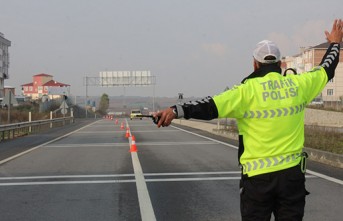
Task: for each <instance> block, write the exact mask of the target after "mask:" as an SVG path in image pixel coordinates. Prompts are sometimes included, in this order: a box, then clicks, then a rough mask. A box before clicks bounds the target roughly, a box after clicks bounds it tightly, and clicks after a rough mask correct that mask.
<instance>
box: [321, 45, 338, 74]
mask: <svg viewBox="0 0 343 221" xmlns="http://www.w3.org/2000/svg"><path fill="white" fill-rule="evenodd" d="M339 51H340V44H338V43H331V44H330V46H329V48H328V50H327V51H326V53H325V55H324V56H323V59H322V61H321V62H320V64H319V65H320V66H322V67H323V68H324V69H325V71H326V74H327V75H328V80H331V79H332V78H333V77H334V76H335V69H336V67H337V64H338V62H339Z"/></svg>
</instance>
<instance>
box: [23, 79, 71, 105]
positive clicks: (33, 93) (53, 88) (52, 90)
mask: <svg viewBox="0 0 343 221" xmlns="http://www.w3.org/2000/svg"><path fill="white" fill-rule="evenodd" d="M21 87H22V95H24V96H27V97H31V99H33V100H36V99H39V98H41V97H42V96H43V95H48V96H49V97H50V99H53V98H57V97H60V96H63V95H69V93H70V85H69V84H64V83H60V82H57V81H55V80H53V76H52V75H48V74H44V73H41V74H37V75H34V76H33V81H32V82H31V83H27V84H23V85H21ZM56 95H57V96H56Z"/></svg>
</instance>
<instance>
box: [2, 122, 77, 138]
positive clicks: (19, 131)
mask: <svg viewBox="0 0 343 221" xmlns="http://www.w3.org/2000/svg"><path fill="white" fill-rule="evenodd" d="M73 122H74V118H73V117H61V118H54V119H48V120H37V121H31V122H29V121H27V122H21V123H14V124H6V125H0V142H1V141H3V140H6V139H14V138H16V137H20V136H25V135H28V134H31V133H37V132H39V131H41V130H47V129H50V128H52V127H57V126H64V125H65V124H66V123H69V124H70V123H73Z"/></svg>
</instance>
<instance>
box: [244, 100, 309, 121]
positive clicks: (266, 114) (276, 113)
mask: <svg viewBox="0 0 343 221" xmlns="http://www.w3.org/2000/svg"><path fill="white" fill-rule="evenodd" d="M305 106H306V103H303V104H300V105H297V106H292V107H288V108H287V107H284V108H276V109H270V110H256V111H252V110H250V111H246V112H245V113H244V118H274V117H284V116H290V115H293V114H298V113H301V112H302V111H303V110H304V109H305Z"/></svg>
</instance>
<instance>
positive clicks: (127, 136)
mask: <svg viewBox="0 0 343 221" xmlns="http://www.w3.org/2000/svg"><path fill="white" fill-rule="evenodd" d="M125 137H126V138H129V137H130V129H129V128H126V134H125Z"/></svg>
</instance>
